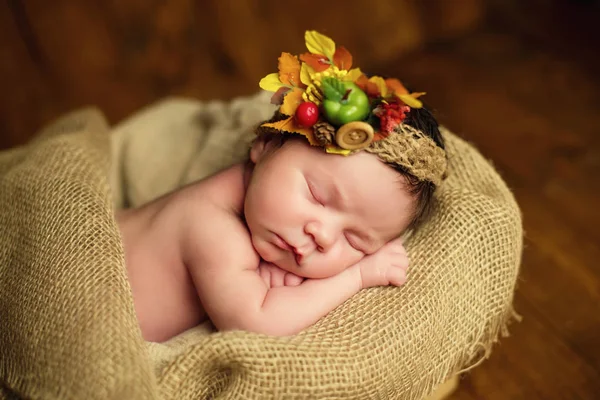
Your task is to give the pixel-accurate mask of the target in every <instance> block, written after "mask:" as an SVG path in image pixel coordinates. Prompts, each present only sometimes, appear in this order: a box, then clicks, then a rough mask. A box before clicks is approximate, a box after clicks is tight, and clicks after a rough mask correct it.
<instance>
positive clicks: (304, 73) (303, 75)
mask: <svg viewBox="0 0 600 400" xmlns="http://www.w3.org/2000/svg"><path fill="white" fill-rule="evenodd" d="M314 73H315V70H314V69H312V68H311V67H310V66H309V65H308V64H307V63H302V67H301V68H300V80H301V81H302V83H303V84H305V85H306V86H308V85H310V84H312V79H311V78H310V75H311V74H314Z"/></svg>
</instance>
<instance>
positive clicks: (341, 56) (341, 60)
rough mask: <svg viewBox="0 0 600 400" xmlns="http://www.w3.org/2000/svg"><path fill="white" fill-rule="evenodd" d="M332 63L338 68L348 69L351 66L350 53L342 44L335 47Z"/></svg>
mask: <svg viewBox="0 0 600 400" xmlns="http://www.w3.org/2000/svg"><path fill="white" fill-rule="evenodd" d="M333 63H334V64H335V66H336V67H338V68H339V69H345V70H350V68H352V54H350V52H349V51H348V50H347V49H346V48H345V47H344V46H340V47H338V48H337V49H335V54H334V55H333Z"/></svg>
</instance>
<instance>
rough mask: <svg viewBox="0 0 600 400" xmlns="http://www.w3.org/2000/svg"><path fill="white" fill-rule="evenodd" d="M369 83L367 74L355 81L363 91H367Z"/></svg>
mask: <svg viewBox="0 0 600 400" xmlns="http://www.w3.org/2000/svg"><path fill="white" fill-rule="evenodd" d="M368 82H369V78H367V76H366V75H365V74H361V75H360V76H359V77H358V78H357V79H356V80H355V81H354V83H355V84H356V85H357V86H358V87H359V88H361V89H362V90H366V89H367V83H368Z"/></svg>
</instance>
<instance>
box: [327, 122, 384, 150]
mask: <svg viewBox="0 0 600 400" xmlns="http://www.w3.org/2000/svg"><path fill="white" fill-rule="evenodd" d="M374 133H375V132H374V130H373V127H372V126H371V125H369V124H367V123H366V122H362V121H354V122H349V123H347V124H345V125H342V126H341V127H340V129H338V131H337V132H336V134H335V142H336V143H337V145H338V146H339V147H341V148H342V149H346V150H357V149H364V148H365V147H367V146H369V145H370V144H371V142H372V141H373V135H374Z"/></svg>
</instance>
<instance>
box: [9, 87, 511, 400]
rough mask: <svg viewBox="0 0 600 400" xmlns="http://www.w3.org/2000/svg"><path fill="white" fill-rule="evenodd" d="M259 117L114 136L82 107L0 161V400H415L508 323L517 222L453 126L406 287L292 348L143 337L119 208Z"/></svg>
mask: <svg viewBox="0 0 600 400" xmlns="http://www.w3.org/2000/svg"><path fill="white" fill-rule="evenodd" d="M271 112H272V108H271V106H270V105H269V104H268V96H267V97H265V96H263V95H258V96H255V97H253V98H246V99H239V100H236V101H233V102H231V103H219V102H213V103H199V102H196V101H190V100H183V99H172V100H167V101H165V102H162V103H160V104H158V105H155V106H153V107H151V108H149V109H147V110H143V111H141V112H140V113H138V114H137V115H135V116H133V117H132V118H130V119H129V120H127V121H125V122H123V123H121V124H120V125H118V126H117V127H115V128H114V129H113V133H112V135H109V133H108V132H109V127H108V126H107V124H106V121H105V120H104V118H103V116H102V114H101V112H100V111H99V110H96V109H86V110H80V111H78V112H76V113H74V114H71V115H68V116H66V117H64V118H62V119H61V120H59V121H57V122H55V123H54V124H53V125H51V126H49V127H47V128H46V129H45V130H44V131H43V132H42V133H40V135H38V136H37V137H36V139H35V140H33V141H32V142H31V143H29V144H28V145H26V146H24V147H21V148H16V149H12V150H9V151H4V152H1V153H0V398H3V399H8V398H28V399H77V400H81V399H107V398H114V399H159V398H162V399H178V400H181V399H206V398H219V399H267V398H276V399H279V398H319V399H333V398H354V399H362V398H394V399H420V398H423V397H424V396H426V395H427V394H429V393H430V392H431V391H432V390H433V389H434V388H435V387H436V386H438V385H439V384H440V383H442V382H443V381H445V380H446V379H448V378H449V377H451V376H453V375H455V374H456V373H458V372H459V371H461V370H462V369H464V368H468V367H469V366H471V365H473V364H475V363H476V362H478V361H479V360H480V359H482V358H483V357H485V356H486V355H487V354H489V350H490V348H491V345H492V343H493V342H494V341H495V340H496V339H497V337H498V336H499V334H500V333H502V331H503V329H504V327H505V324H506V323H507V322H508V321H509V320H510V318H511V316H512V315H513V311H512V307H511V303H512V297H513V290H514V286H515V282H516V277H517V273H518V267H519V263H520V256H521V247H522V228H521V219H520V214H519V209H518V207H517V205H516V203H515V200H514V198H513V196H512V195H511V193H510V192H509V190H508V189H507V187H506V185H505V184H504V183H503V182H502V180H501V179H500V177H499V176H498V174H497V173H496V172H495V171H494V169H493V168H492V167H491V166H490V164H489V163H487V162H486V161H485V160H484V158H482V156H481V155H480V154H479V153H478V152H477V151H476V150H475V149H474V148H473V147H472V146H471V145H469V144H468V143H466V142H464V141H463V140H461V139H459V138H458V137H456V136H455V135H453V134H452V133H450V132H448V131H444V135H445V138H446V141H447V144H448V154H449V157H450V171H449V178H448V179H447V181H446V182H445V183H444V184H443V185H442V186H441V187H440V190H439V192H438V194H437V197H436V199H435V212H434V215H433V218H432V220H431V221H430V222H429V223H428V224H427V225H426V226H424V227H423V229H422V230H420V231H419V232H418V233H417V234H416V235H414V236H413V237H411V238H410V239H409V241H408V243H407V246H408V250H409V253H410V256H411V260H412V267H411V270H410V275H409V281H408V283H407V284H406V285H405V286H404V287H402V288H375V289H369V290H364V291H362V292H361V293H359V294H358V295H357V296H355V297H353V298H352V299H350V300H349V301H347V302H346V303H345V304H343V305H342V306H341V307H339V308H338V309H336V310H335V311H334V312H332V313H331V314H330V315H328V316H327V317H326V318H324V319H322V320H321V321H319V322H318V323H317V324H316V325H315V326H313V327H311V328H309V329H307V330H306V331H304V332H302V333H301V334H299V335H297V336H295V337H292V338H272V337H266V336H262V335H257V334H252V333H245V332H226V333H214V332H213V331H212V330H211V327H210V325H208V324H205V325H204V326H200V327H198V328H195V329H192V330H191V331H188V332H186V333H184V334H182V335H180V336H179V337H177V338H175V339H173V340H171V341H170V342H168V343H165V344H153V343H145V342H144V341H143V340H142V337H141V334H140V331H139V329H138V327H137V323H136V319H135V314H134V309H133V303H132V297H131V292H130V287H129V285H128V282H127V280H126V273H125V268H124V257H123V248H122V245H121V240H120V236H119V232H118V229H117V226H116V224H115V221H114V217H113V215H114V214H113V213H114V208H115V207H121V206H135V205H139V204H141V203H143V202H145V201H147V200H149V199H151V198H153V197H156V196H158V195H160V194H162V193H164V192H166V191H169V190H172V189H174V188H176V187H178V186H180V185H182V184H184V183H187V182H190V181H192V180H195V179H198V178H202V177H204V176H206V175H208V174H210V173H212V172H214V171H215V170H217V169H219V168H221V167H223V166H226V165H228V164H229V163H231V162H234V161H237V160H240V159H242V158H243V157H244V156H245V154H246V146H247V142H248V140H249V139H250V138H251V135H250V134H249V132H250V131H251V128H252V126H253V125H254V124H255V123H256V122H257V121H259V120H261V119H263V118H266V117H268V116H269V115H270V113H271ZM111 139H112V140H111ZM111 147H112V150H111Z"/></svg>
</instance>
